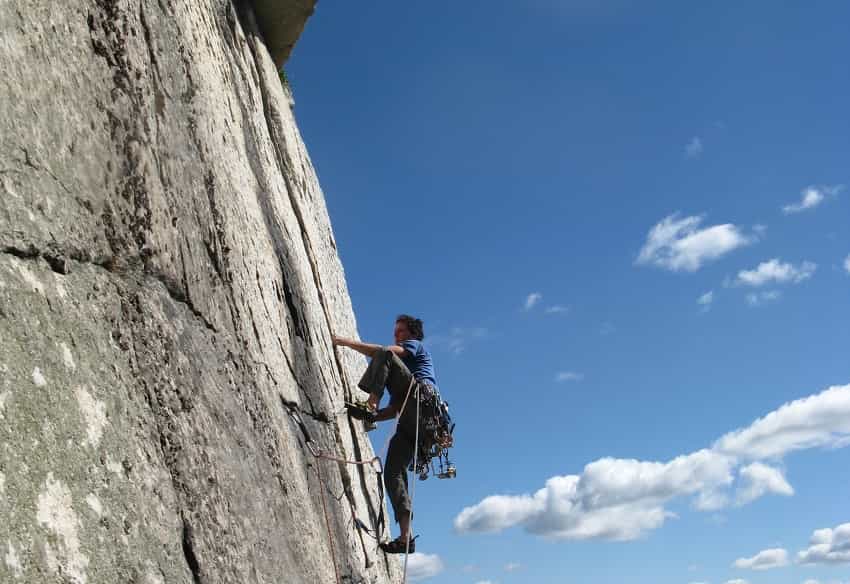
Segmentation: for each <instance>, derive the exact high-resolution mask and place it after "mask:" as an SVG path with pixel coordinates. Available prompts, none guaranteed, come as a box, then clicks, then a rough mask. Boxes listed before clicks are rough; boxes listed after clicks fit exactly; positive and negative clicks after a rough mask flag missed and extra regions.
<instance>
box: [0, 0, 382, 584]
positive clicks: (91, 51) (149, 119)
mask: <svg viewBox="0 0 850 584" xmlns="http://www.w3.org/2000/svg"><path fill="white" fill-rule="evenodd" d="M258 3H259V2H258ZM277 4H278V9H279V10H281V9H282V8H281V7H282V6H287V5H291V6H292V7H293V8H292V9H293V10H294V11H297V10H301V9H302V7H303V4H304V3H299V2H296V1H292V2H279V3H277ZM293 14H296V15H297V14H302V17H301V18H302V20H301V23H300V26H303V18H306V15H304V14H303V11H302V12H293ZM295 21H297V18H295ZM268 26H269V25H268V24H267V27H266V30H269V28H268ZM287 26H289V25H287ZM284 28H286V27H284ZM290 28H291V27H290ZM295 28H296V29H299V26H295ZM260 30H261V28H260V26H259V25H258V24H257V19H256V17H255V15H254V10H253V5H252V4H251V3H249V2H239V1H236V0H234V1H233V2H230V1H226V0H193V1H192V2H183V1H177V0H137V1H136V2H129V1H124V0H68V1H66V2H55V1H52V0H50V1H49V0H30V1H28V2H2V3H0V31H2V40H0V68H2V71H3V75H2V77H0V552H2V553H0V555H2V557H3V559H2V560H0V581H2V582H3V583H6V582H10V583H13V582H26V583H34V582H50V583H57V582H62V583H65V584H72V583H73V584H96V583H104V584H106V583H109V584H114V583H124V582H127V583H139V584H158V583H159V584H165V583H167V584H172V583H183V582H185V583H187V584H201V583H202V584H211V583H219V582H221V583H251V582H264V583H301V582H303V583H310V584H314V583H320V582H321V583H324V582H349V583H355V582H375V583H382V582H391V581H398V580H399V569H398V566H397V565H396V564H390V563H388V562H387V559H386V558H385V557H384V556H383V554H380V553H376V551H375V548H376V546H375V542H374V540H371V539H370V538H369V535H368V534H366V533H363V532H360V531H358V530H357V528H356V522H355V518H356V519H358V520H360V521H362V522H363V523H365V524H366V525H369V526H375V525H377V524H378V518H379V515H380V514H381V512H382V509H383V502H382V501H381V500H380V498H379V494H378V491H377V480H376V473H375V472H374V470H373V469H372V468H371V467H369V466H351V465H345V464H339V463H337V462H333V461H329V460H319V459H316V458H314V457H313V456H312V454H311V453H310V450H309V449H308V448H307V445H306V443H305V435H304V432H302V429H301V427H300V426H299V425H298V424H296V423H295V421H296V420H302V421H303V424H304V427H305V429H306V430H307V432H308V433H309V434H310V436H311V437H312V439H313V441H314V443H315V444H314V447H316V448H319V449H321V450H323V451H324V452H327V453H331V454H334V455H337V456H343V457H345V458H350V459H359V460H368V459H370V458H371V457H372V456H373V453H372V449H371V446H370V444H369V441H368V439H367V438H366V436H365V435H364V434H363V432H362V426H361V425H360V424H359V423H355V422H352V421H350V420H349V419H348V417H347V416H345V415H340V413H341V411H342V409H343V401H344V400H346V399H351V397H352V391H353V388H354V386H355V382H356V374H357V372H358V371H360V370H362V367H363V366H364V363H363V362H362V360H360V359H358V358H355V357H352V356H351V355H349V354H336V353H335V352H334V350H333V348H332V347H331V343H330V337H331V335H332V334H340V335H346V336H354V335H355V322H354V317H353V314H352V310H351V305H350V301H349V297H348V293H347V289H346V285H345V280H344V275H343V271H342V267H341V265H340V262H339V259H338V256H337V253H336V248H335V244H334V239H333V234H332V231H331V228H330V223H329V221H328V217H327V211H326V209H325V205H324V201H323V197H322V193H321V191H320V189H319V186H318V183H317V181H316V176H315V173H314V171H313V168H312V166H311V164H310V160H309V158H308V156H307V152H306V150H305V148H304V145H303V143H302V141H301V139H300V136H299V134H298V130H297V127H296V125H295V122H294V120H293V117H292V112H291V97H290V95H289V94H288V91H287V89H286V88H285V87H283V86H282V85H281V82H280V80H279V77H278V73H277V70H276V67H275V64H274V62H273V60H272V57H271V56H270V54H269V51H268V50H267V48H266V45H265V44H264V42H263V40H262V37H261V33H260ZM287 30H290V29H287ZM295 34H297V33H295ZM267 35H268V33H267ZM284 36H285V35H284ZM290 44H291V43H290Z"/></svg>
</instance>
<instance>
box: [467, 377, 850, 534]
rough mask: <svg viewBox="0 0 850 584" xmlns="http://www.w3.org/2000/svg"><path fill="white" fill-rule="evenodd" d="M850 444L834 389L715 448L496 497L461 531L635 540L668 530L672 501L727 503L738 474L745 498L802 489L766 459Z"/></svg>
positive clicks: (473, 512) (589, 471)
mask: <svg viewBox="0 0 850 584" xmlns="http://www.w3.org/2000/svg"><path fill="white" fill-rule="evenodd" d="M848 444H850V384H848V385H846V386H836V387H831V388H829V389H827V390H825V391H823V392H821V393H819V394H815V395H812V396H809V397H806V398H803V399H800V400H796V401H794V402H790V403H786V404H785V405H783V406H782V407H780V408H779V409H777V410H774V411H773V412H770V413H769V414H767V415H766V416H764V417H763V418H759V419H757V420H756V421H754V422H753V423H752V424H750V425H749V426H748V427H746V428H743V429H739V430H735V431H733V432H730V433H728V434H725V435H724V436H722V437H721V438H720V439H719V440H717V441H716V442H715V443H714V445H713V446H712V448H710V449H702V450H698V451H696V452H692V453H690V454H687V455H682V456H678V457H676V458H674V459H672V460H670V461H667V462H651V461H640V460H633V459H616V458H602V459H599V460H596V461H594V462H591V463H589V464H588V465H586V466H585V467H584V470H583V471H582V473H581V474H579V475H564V476H554V477H552V478H550V479H549V480H547V481H546V483H545V485H544V486H543V488H541V489H539V490H537V491H536V492H534V493H525V494H519V495H492V496H489V497H485V498H484V499H482V500H481V501H480V502H479V503H477V504H475V505H472V506H469V507H466V508H465V509H463V510H462V511H461V512H460V513H459V514H458V515H457V516H456V517H455V520H454V526H455V529H456V530H457V531H458V532H460V533H476V532H498V531H501V530H504V529H508V528H511V527H521V528H523V529H524V530H525V531H526V532H528V533H532V534H537V535H542V536H546V537H551V538H561V539H591V538H601V539H610V540H630V539H635V538H638V537H641V536H643V535H645V534H646V533H647V532H649V531H651V530H653V529H657V528H659V527H661V526H662V525H663V524H664V522H665V521H666V520H667V519H669V518H672V517H675V515H674V514H673V513H671V512H669V511H668V510H667V509H665V504H666V503H667V502H668V501H670V500H672V499H674V498H677V497H687V496H690V497H693V505H694V507H696V508H697V509H699V510H703V511H709V510H716V509H719V508H722V507H724V506H727V505H728V504H729V501H730V498H729V496H728V495H727V493H726V492H727V491H728V490H729V489H730V488H731V487H732V486H733V483H734V482H735V480H734V474H733V472H734V471H735V470H736V468H738V467H739V466H740V465H742V464H744V463H745V462H748V463H750V464H747V466H744V467H743V468H742V469H741V470H740V472H739V473H738V477H739V479H740V483H739V485H738V487H739V491H738V494H739V497H740V499H739V501H740V503H741V504H743V503H744V502H750V501H752V500H754V499H755V498H757V497H760V496H762V495H764V494H767V493H779V494H786V495H787V494H789V491H790V492H793V490H792V489H791V486H790V485H788V483H787V481H785V479H784V477H782V475H781V473H779V472H778V471H776V469H775V468H772V467H769V466H767V465H765V464H762V465H756V464H751V462H752V461H758V460H760V459H776V458H779V457H781V456H783V455H784V454H786V453H788V452H791V451H795V450H800V449H804V448H814V447H822V446H831V447H839V446H846V445H848Z"/></svg>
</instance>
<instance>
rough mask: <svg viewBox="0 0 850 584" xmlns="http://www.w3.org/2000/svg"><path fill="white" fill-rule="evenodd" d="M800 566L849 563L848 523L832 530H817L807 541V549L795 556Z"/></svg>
mask: <svg viewBox="0 0 850 584" xmlns="http://www.w3.org/2000/svg"><path fill="white" fill-rule="evenodd" d="M797 561H798V562H799V563H801V564H846V563H850V523H842V524H841V525H839V526H838V527H836V528H834V529H829V528H826V529H818V530H816V531H815V532H814V533H813V534H812V537H811V538H810V540H809V547H808V549H805V550H803V551H801V552H799V553H798V554H797Z"/></svg>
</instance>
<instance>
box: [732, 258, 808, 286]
mask: <svg viewBox="0 0 850 584" xmlns="http://www.w3.org/2000/svg"><path fill="white" fill-rule="evenodd" d="M817 267H818V266H817V264H815V263H813V262H809V261H805V262H803V263H802V264H800V265H799V266H795V265H793V264H790V263H783V262H781V261H779V258H773V259H772V260H768V261H766V262H762V263H760V264H759V265H758V267H756V268H755V269H753V270H741V271H740V272H738V277H737V279H736V280H735V281H736V283H738V284H741V285H745V286H754V287H755V286H763V285H765V284H769V283H777V284H785V283H789V282H790V283H793V284H798V283H800V282H802V281H803V280H807V279H809V278H811V277H812V274H814V273H815V270H816V269H817Z"/></svg>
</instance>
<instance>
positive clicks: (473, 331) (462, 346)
mask: <svg viewBox="0 0 850 584" xmlns="http://www.w3.org/2000/svg"><path fill="white" fill-rule="evenodd" d="M490 336H491V335H490V331H489V330H488V329H486V328H484V327H459V326H456V327H452V328H451V329H450V330H449V332H447V333H437V334H434V335H430V336H428V337H426V339H425V343H426V344H427V345H428V346H429V347H430V348H431V349H439V350H444V351H448V352H449V353H452V354H453V355H460V354H461V353H463V352H464V351H466V349H467V348H468V347H469V345H470V344H472V343H474V342H477V341H482V340H484V339H487V338H489V337H490Z"/></svg>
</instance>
